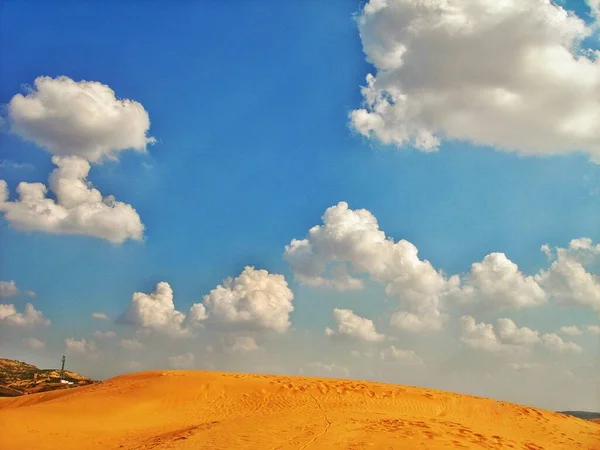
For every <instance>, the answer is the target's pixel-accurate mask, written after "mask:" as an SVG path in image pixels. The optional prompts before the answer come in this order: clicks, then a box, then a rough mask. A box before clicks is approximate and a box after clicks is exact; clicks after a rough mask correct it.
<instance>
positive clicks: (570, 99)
mask: <svg viewBox="0 0 600 450" xmlns="http://www.w3.org/2000/svg"><path fill="white" fill-rule="evenodd" d="M593 4H594V5H595V3H593ZM358 25H359V30H360V36H361V39H362V44H363V50H364V52H365V53H366V56H367V60H368V61H369V62H371V63H372V64H374V66H375V69H376V73H375V75H371V74H369V75H368V77H367V85H366V86H365V87H363V88H362V95H363V100H364V106H363V108H361V109H357V110H354V111H352V113H351V114H350V119H351V123H352V125H353V127H354V128H355V129H356V130H357V131H358V132H359V133H361V134H362V135H364V136H368V137H374V138H377V139H378V140H380V141H381V142H383V143H386V144H394V145H396V146H399V147H401V146H404V145H407V144H411V145H414V146H415V147H417V148H419V149H421V150H423V151H433V150H436V149H437V148H438V146H439V143H440V140H441V139H460V140H466V141H471V142H474V143H478V144H483V145H490V146H494V147H497V148H499V149H504V150H508V151H511V150H514V151H518V152H519V153H521V154H527V155H548V154H558V153H565V152H572V151H584V152H586V153H588V154H589V155H590V156H591V157H592V158H593V159H594V160H596V161H600V130H599V129H598V127H597V126H596V124H597V122H598V120H599V119H600V83H599V82H598V80H599V79H600V58H597V56H598V52H597V51H595V50H587V51H586V52H578V49H579V43H580V42H581V41H582V40H583V38H585V37H587V36H590V35H591V34H592V32H593V28H594V27H595V26H596V25H597V24H596V23H595V24H593V25H590V26H586V24H585V23H584V21H583V20H582V19H580V18H578V17H577V16H576V15H575V14H571V13H567V12H566V11H565V10H563V9H562V8H561V7H559V6H558V5H556V4H555V3H554V2H550V1H540V0H520V1H504V2H498V1H497V0H455V1H453V2H452V3H449V2H448V1H447V0H430V1H427V2H423V1H421V0H403V1H381V0H372V1H370V2H369V3H367V4H366V5H365V6H364V9H363V11H362V13H361V14H360V15H359V17H358Z"/></svg>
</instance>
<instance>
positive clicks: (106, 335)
mask: <svg viewBox="0 0 600 450" xmlns="http://www.w3.org/2000/svg"><path fill="white" fill-rule="evenodd" d="M116 335H117V333H115V332H114V331H105V332H102V331H99V330H96V331H94V332H93V333H92V336H94V337H96V338H98V339H104V338H114V337H115V336H116Z"/></svg>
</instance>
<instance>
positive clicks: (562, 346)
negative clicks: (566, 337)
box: [542, 333, 582, 353]
mask: <svg viewBox="0 0 600 450" xmlns="http://www.w3.org/2000/svg"><path fill="white" fill-rule="evenodd" d="M542 342H543V343H544V346H545V347H546V348H548V349H549V350H552V351H553V352H557V353H566V352H573V353H581V351H582V350H581V347H580V346H579V345H577V344H575V343H574V342H565V341H563V340H562V338H561V337H560V336H559V335H558V334H555V333H548V334H544V335H542Z"/></svg>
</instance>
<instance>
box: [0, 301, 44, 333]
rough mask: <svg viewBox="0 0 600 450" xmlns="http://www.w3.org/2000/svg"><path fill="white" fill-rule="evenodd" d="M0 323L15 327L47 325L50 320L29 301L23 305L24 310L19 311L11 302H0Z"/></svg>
mask: <svg viewBox="0 0 600 450" xmlns="http://www.w3.org/2000/svg"><path fill="white" fill-rule="evenodd" d="M0 324H3V325H11V326H15V327H34V326H48V325H50V320H49V319H47V318H46V317H44V315H43V314H42V312H41V311H38V310H37V309H35V308H34V307H33V305H32V304H31V303H27V304H26V305H25V312H23V313H20V312H18V311H17V309H16V308H15V305H13V304H0Z"/></svg>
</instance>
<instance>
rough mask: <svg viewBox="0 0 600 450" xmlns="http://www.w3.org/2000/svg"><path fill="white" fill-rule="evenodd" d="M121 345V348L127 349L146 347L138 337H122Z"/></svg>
mask: <svg viewBox="0 0 600 450" xmlns="http://www.w3.org/2000/svg"><path fill="white" fill-rule="evenodd" d="M119 346H120V347H121V348H124V349H125V350H142V349H143V348H144V344H142V343H141V342H140V341H138V340H137V339H127V338H123V339H121V342H119Z"/></svg>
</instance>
